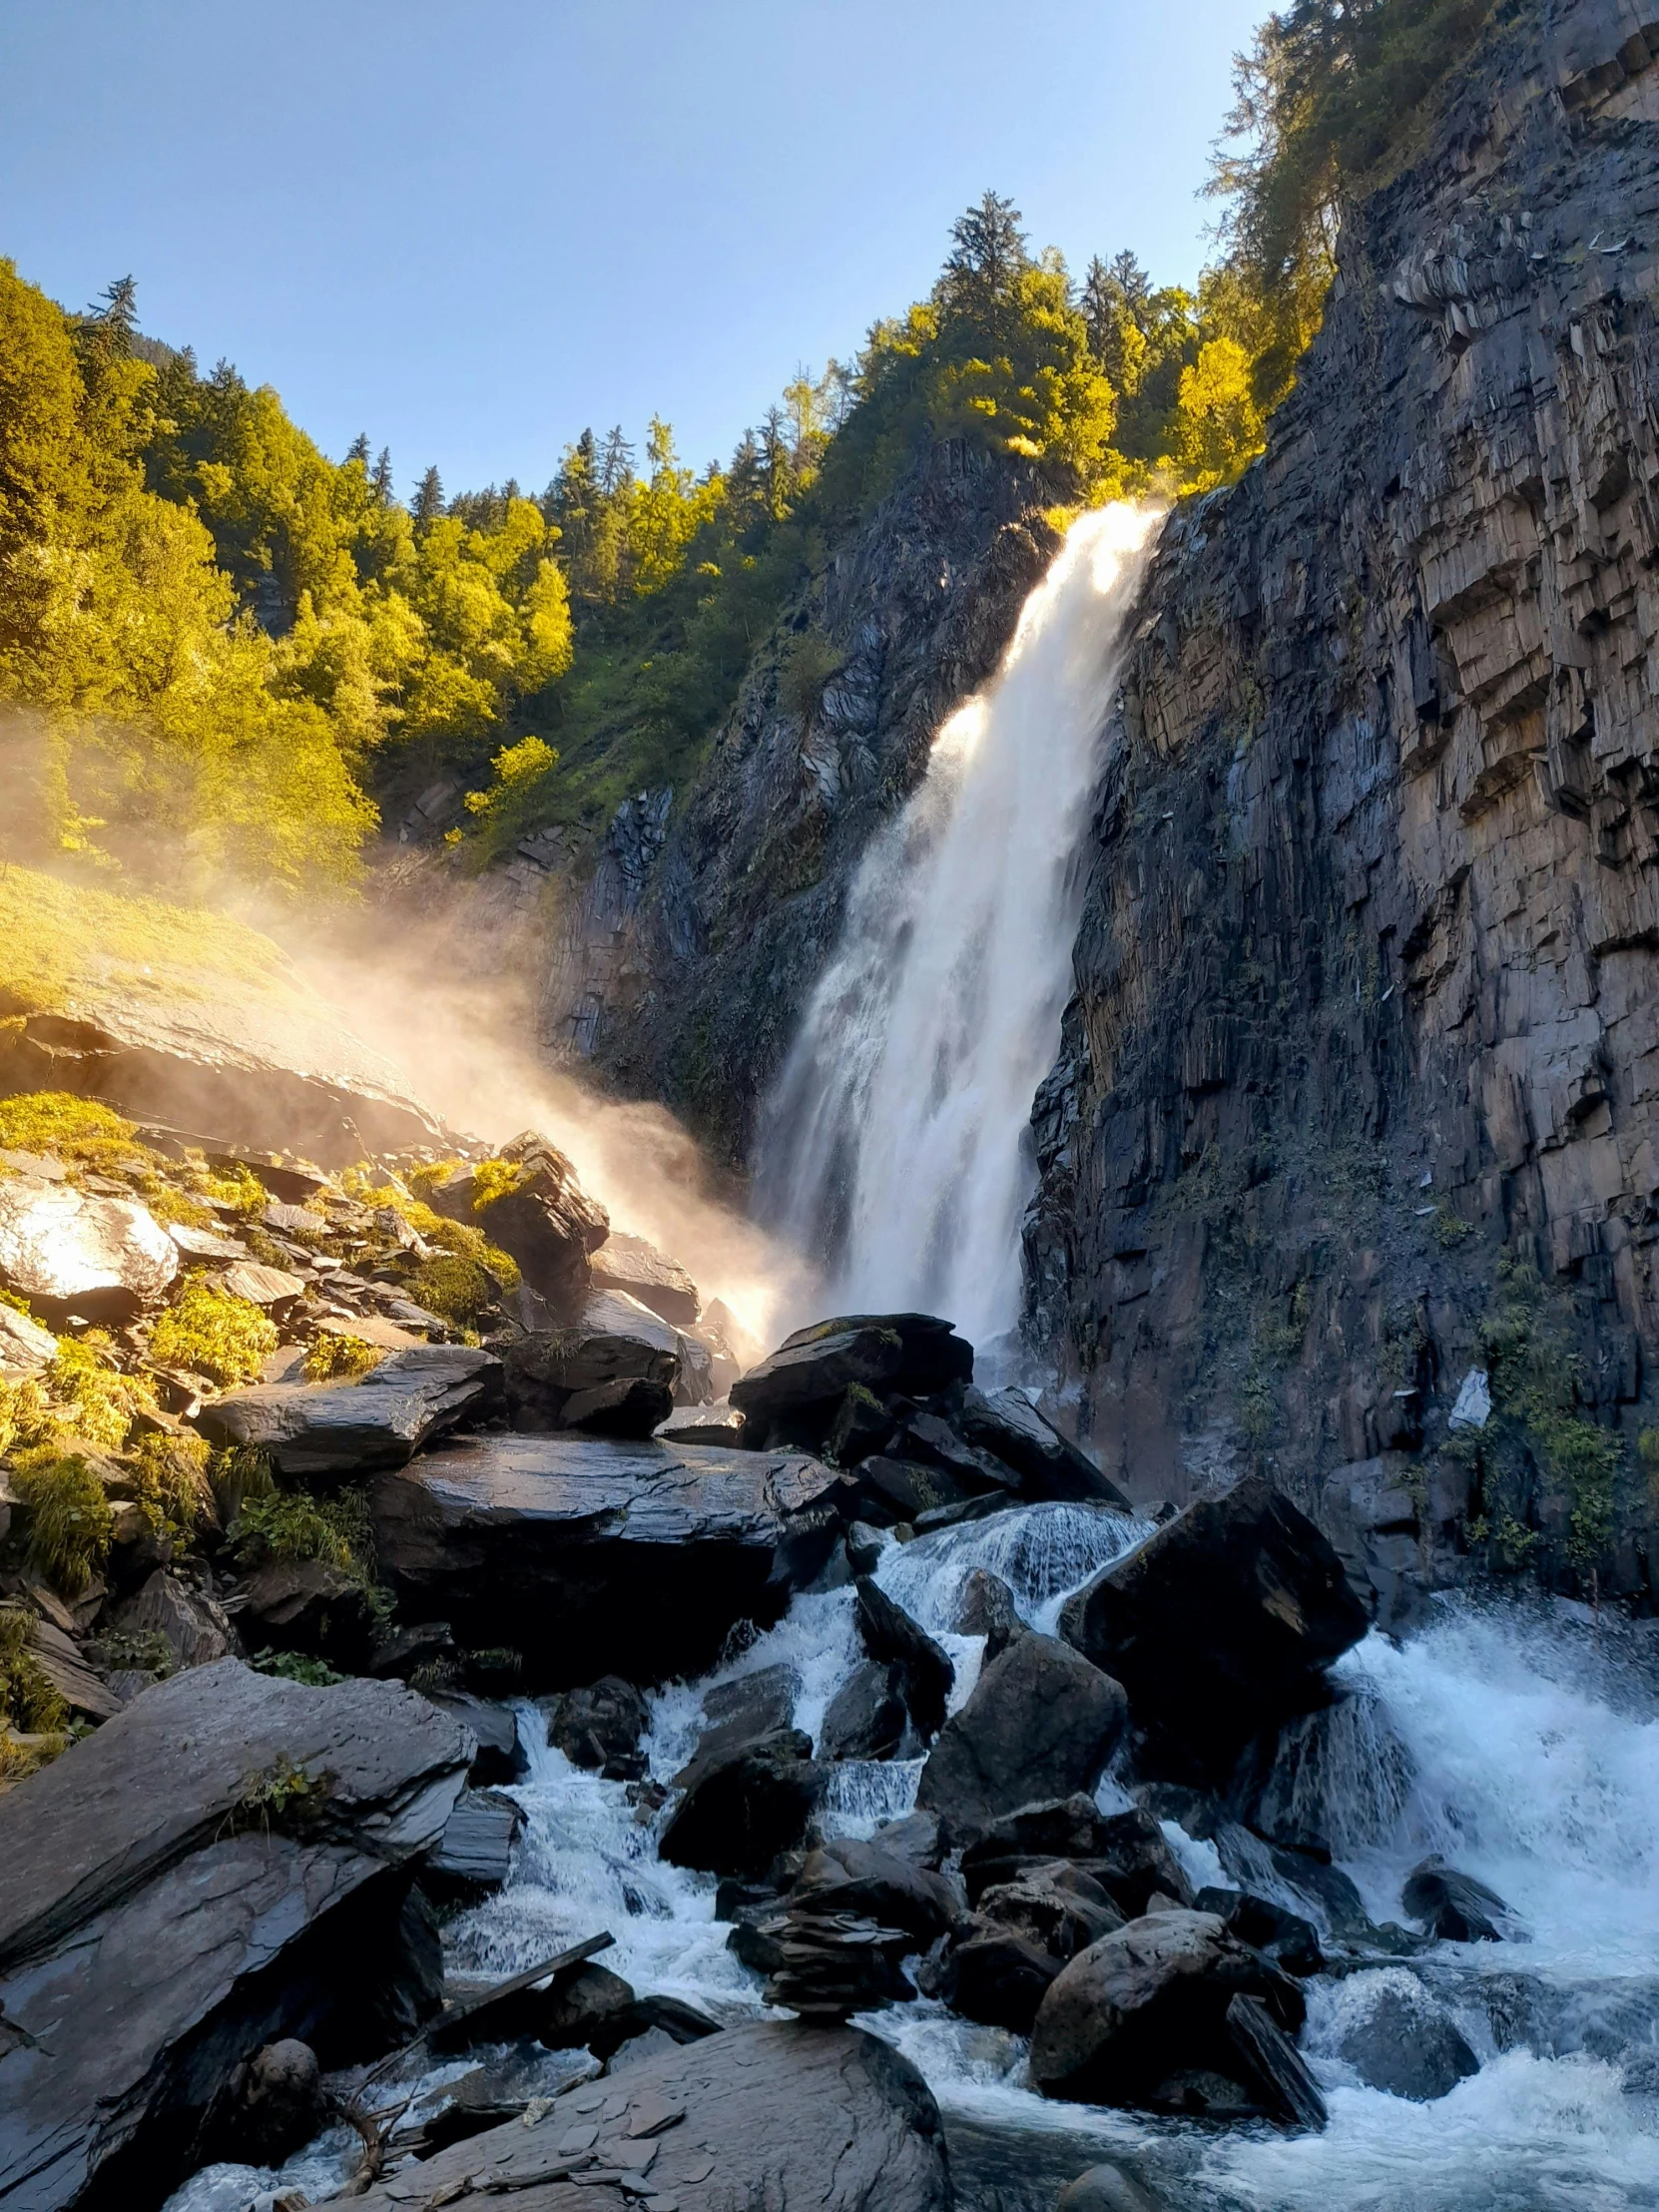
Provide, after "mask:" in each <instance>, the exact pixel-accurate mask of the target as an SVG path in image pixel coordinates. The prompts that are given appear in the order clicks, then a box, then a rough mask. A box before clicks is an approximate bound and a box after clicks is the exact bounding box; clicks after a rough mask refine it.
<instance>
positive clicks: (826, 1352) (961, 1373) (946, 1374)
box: [731, 1314, 973, 1448]
mask: <svg viewBox="0 0 1659 2212" xmlns="http://www.w3.org/2000/svg"><path fill="white" fill-rule="evenodd" d="M972 1373H973V1348H972V1346H971V1345H969V1344H966V1343H964V1342H963V1340H962V1339H961V1338H960V1337H958V1336H957V1335H956V1334H955V1332H954V1331H953V1330H952V1328H951V1326H950V1324H949V1323H948V1322H946V1321H938V1320H935V1319H934V1318H933V1317H932V1316H931V1315H927V1314H851V1315H844V1316H842V1317H840V1318H839V1319H837V1320H834V1321H823V1322H815V1323H814V1324H813V1326H812V1327H811V1328H808V1329H798V1330H797V1331H796V1332H795V1334H794V1335H793V1336H790V1337H786V1338H785V1340H784V1342H783V1344H782V1345H780V1346H779V1348H778V1350H777V1351H776V1352H774V1353H773V1354H772V1355H771V1356H770V1357H769V1358H768V1359H765V1360H763V1361H762V1362H761V1364H760V1366H759V1367H756V1368H751V1369H750V1371H749V1373H748V1374H747V1375H745V1376H743V1377H742V1378H741V1379H740V1381H738V1382H737V1383H734V1384H733V1385H732V1393H731V1395H732V1402H733V1404H734V1405H736V1406H739V1407H741V1409H742V1410H743V1412H744V1413H745V1414H747V1415H748V1418H749V1421H750V1424H751V1428H752V1430H753V1431H754V1432H755V1433H756V1435H757V1436H760V1437H763V1438H764V1439H765V1440H767V1441H770V1440H772V1438H773V1436H774V1435H777V1436H779V1437H782V1438H787V1439H789V1440H799V1441H801V1442H803V1443H809V1444H811V1445H812V1446H813V1447H814V1448H818V1447H820V1446H822V1445H823V1443H824V1441H825V1439H826V1437H827V1436H828V1434H829V1431H830V1425H831V1423H832V1421H833V1419H834V1417H835V1413H836V1410H837V1408H838V1405H839V1402H840V1399H841V1396H842V1393H843V1392H844V1391H845V1390H847V1389H848V1388H849V1387H851V1386H852V1385H854V1384H856V1385H860V1386H861V1387H863V1388H864V1389H867V1390H869V1391H871V1392H872V1393H873V1394H876V1395H878V1396H886V1395H889V1394H891V1393H893V1392H895V1391H901V1392H903V1393H904V1394H905V1395H907V1396H910V1397H915V1398H922V1397H930V1396H931V1395H932V1394H933V1393H934V1392H935V1391H937V1390H943V1389H946V1388H948V1387H949V1386H950V1384H951V1383H965V1382H966V1381H967V1380H968V1378H969V1377H970V1376H971V1375H972Z"/></svg>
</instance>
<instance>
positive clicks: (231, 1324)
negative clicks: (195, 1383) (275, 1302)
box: [150, 1275, 278, 1388]
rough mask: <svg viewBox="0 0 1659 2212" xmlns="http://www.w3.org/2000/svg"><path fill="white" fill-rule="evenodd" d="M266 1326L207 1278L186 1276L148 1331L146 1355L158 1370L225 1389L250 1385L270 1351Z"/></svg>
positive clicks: (271, 1337) (245, 1303)
mask: <svg viewBox="0 0 1659 2212" xmlns="http://www.w3.org/2000/svg"><path fill="white" fill-rule="evenodd" d="M277 1343H278V1338H277V1331H276V1328H275V1326H274V1325H273V1324H272V1322H271V1321H270V1320H269V1319H268V1318H267V1317H266V1315H265V1314H263V1313H262V1312H261V1311H260V1309H259V1307H257V1306H255V1305H253V1304H251V1303H250V1302H249V1300H247V1299H245V1298H233V1297H232V1295H231V1293H230V1292H229V1291H225V1290H221V1289H220V1287H219V1286H218V1284H217V1283H216V1282H214V1280H213V1279H212V1278H211V1277H210V1276H207V1275H192V1276H189V1277H187V1278H186V1281H185V1285H184V1288H183V1289H182V1290H181V1291H180V1292H179V1294H178V1296H177V1298H176V1299H175V1301H174V1303H173V1304H172V1305H171V1306H169V1307H168V1308H167V1309H166V1311H165V1312H164V1313H162V1314H161V1315H160V1316H158V1318H157V1321H156V1325H155V1327H154V1328H153V1329H152V1330H151V1332H150V1357H151V1359H152V1360H153V1361H154V1362H155V1363H156V1365H157V1366H158V1367H161V1368H183V1369H184V1370H185V1371H186V1372H187V1373H188V1374H191V1375H201V1376H206V1378H207V1379H208V1381H209V1382H210V1383H219V1384H220V1385H221V1386H222V1387H225V1388H228V1387H230V1386H231V1385H232V1384H234V1383H251V1382H253V1381H254V1379H255V1377H256V1376H257V1375H258V1374H259V1373H260V1370H261V1368H262V1367H263V1366H264V1365H265V1362H266V1361H267V1360H268V1359H269V1358H270V1356H271V1355H272V1353H274V1352H275V1351H276V1350H277Z"/></svg>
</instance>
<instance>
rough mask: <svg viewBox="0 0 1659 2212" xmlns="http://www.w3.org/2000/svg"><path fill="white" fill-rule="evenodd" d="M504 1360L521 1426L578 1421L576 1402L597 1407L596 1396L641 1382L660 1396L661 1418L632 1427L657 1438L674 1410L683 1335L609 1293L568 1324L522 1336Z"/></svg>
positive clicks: (515, 1414)
mask: <svg viewBox="0 0 1659 2212" xmlns="http://www.w3.org/2000/svg"><path fill="white" fill-rule="evenodd" d="M504 1358H505V1361H506V1369H507V1376H506V1385H507V1402H508V1404H509V1406H510V1407H511V1409H512V1414H513V1419H514V1423H515V1425H517V1426H519V1427H524V1428H548V1427H562V1426H566V1425H569V1426H572V1427H574V1426H577V1425H579V1424H580V1421H581V1419H582V1412H581V1410H580V1408H579V1407H577V1406H575V1405H573V1402H572V1401H573V1400H578V1399H585V1400H587V1401H588V1405H589V1408H590V1410H591V1409H592V1408H593V1407H595V1406H596V1405H597V1404H598V1400H597V1399H596V1398H595V1397H594V1394H593V1393H595V1392H598V1391H603V1390H605V1389H607V1388H609V1387H611V1386H613V1385H616V1384H619V1383H621V1384H626V1383H642V1384H646V1385H649V1387H650V1389H651V1390H654V1391H656V1392H659V1393H660V1400H659V1401H658V1410H657V1412H656V1415H655V1420H654V1421H652V1422H649V1423H648V1424H647V1425H646V1426H645V1427H644V1428H643V1429H637V1430H633V1431H630V1433H634V1434H640V1435H649V1434H650V1433H651V1428H652V1427H653V1426H654V1425H655V1424H656V1422H657V1421H662V1420H665V1419H666V1418H667V1417H668V1415H669V1413H670V1411H671V1410H672V1408H673V1403H674V1386H675V1383H677V1382H678V1380H679V1376H680V1335H679V1332H678V1331H677V1330H675V1329H672V1328H671V1327H670V1326H669V1324H668V1323H667V1322H666V1321H663V1320H661V1319H660V1318H659V1316H657V1315H656V1314H653V1313H652V1312H650V1311H649V1309H648V1308H646V1307H644V1306H642V1305H641V1304H640V1303H639V1301H638V1299H634V1298H629V1297H627V1296H626V1295H625V1294H624V1293H623V1292H621V1291H602V1292H599V1293H597V1294H596V1295H595V1296H593V1297H591V1298H589V1299H588V1300H587V1301H586V1303H585V1304H584V1306H583V1307H582V1310H581V1314H580V1317H579V1318H578V1319H577V1320H575V1321H573V1322H572V1323H571V1325H570V1326H569V1327H568V1328H565V1329H554V1330H538V1331H535V1332H533V1333H532V1334H530V1335H528V1336H523V1337H519V1338H516V1339H515V1340H514V1341H513V1342H512V1343H511V1344H510V1345H508V1346H507V1347H506V1350H505V1354H504Z"/></svg>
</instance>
